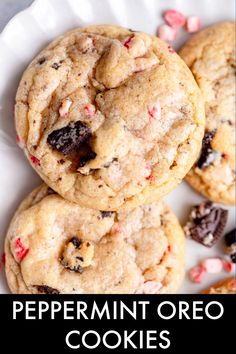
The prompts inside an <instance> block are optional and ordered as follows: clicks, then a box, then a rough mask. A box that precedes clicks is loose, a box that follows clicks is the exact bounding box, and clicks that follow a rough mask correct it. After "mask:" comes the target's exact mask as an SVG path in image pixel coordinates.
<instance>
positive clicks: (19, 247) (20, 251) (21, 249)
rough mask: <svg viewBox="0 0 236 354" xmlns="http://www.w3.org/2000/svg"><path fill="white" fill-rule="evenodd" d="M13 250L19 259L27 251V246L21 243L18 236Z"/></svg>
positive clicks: (22, 257)
mask: <svg viewBox="0 0 236 354" xmlns="http://www.w3.org/2000/svg"><path fill="white" fill-rule="evenodd" d="M15 251H16V257H17V259H18V260H19V261H22V260H23V259H24V258H25V256H26V255H27V253H28V252H29V248H26V247H25V246H24V245H23V243H22V242H21V239H20V238H19V237H18V238H17V239H16V240H15Z"/></svg>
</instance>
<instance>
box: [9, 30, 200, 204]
mask: <svg viewBox="0 0 236 354" xmlns="http://www.w3.org/2000/svg"><path fill="white" fill-rule="evenodd" d="M15 121H16V129H17V134H18V136H19V139H20V141H21V145H23V146H24V152H25V153H26V155H27V157H28V159H29V161H30V162H31V164H32V165H33V167H34V169H35V170H36V171H37V173H38V174H39V175H40V176H41V178H42V179H43V180H44V181H45V182H46V183H47V184H48V185H49V186H50V187H52V188H53V189H54V190H56V191H57V192H58V193H59V194H60V195H62V196H63V197H64V198H65V199H67V200H70V201H73V202H76V203H79V204H80V205H83V206H86V207H89V208H95V209H100V210H106V211H107V210H118V209H120V208H130V209H131V208H133V207H135V206H138V205H141V204H143V203H146V204H147V203H150V202H153V201H156V200H158V199H160V198H161V197H162V196H163V195H165V194H167V193H168V192H169V191H170V190H172V189H173V188H174V187H175V186H176V185H177V184H178V183H179V182H180V181H181V180H182V179H183V178H184V176H185V175H186V173H187V172H188V171H189V170H190V168H191V167H192V165H193V163H194V162H195V160H196V158H197V156H198V154H199V150H200V146H201V141H202V137H203V130H204V104H203V102H202V97H201V93H200V90H199V88H198V87H197V84H196V82H195V81H194V79H193V76H192V74H191V72H190V70H189V69H188V67H187V66H186V64H185V63H184V62H183V61H182V60H181V59H180V57H179V56H178V55H177V54H176V53H172V51H169V49H168V46H167V45H166V44H165V43H164V42H162V41H160V40H159V39H158V38H156V37H154V36H150V35H147V34H144V33H141V32H133V31H130V30H127V29H124V28H121V27H115V26H105V25H104V26H93V27H88V28H82V29H75V30H73V31H71V32H69V33H66V34H64V35H63V36H61V37H59V38H58V39H56V40H55V41H54V42H52V43H51V44H50V45H49V46H48V47H47V48H46V49H44V50H43V51H42V52H41V53H40V54H39V55H38V56H37V57H36V58H35V59H34V60H33V62H32V63H31V64H30V65H29V67H28V68H27V69H26V71H25V73H24V74H23V77H22V80H21V82H20V85H19V88H18V92H17V96H16V108H15ZM75 122H76V123H77V124H75ZM78 122H80V123H78ZM81 123H83V124H81ZM66 127H67V128H66ZM63 128H66V129H63Z"/></svg>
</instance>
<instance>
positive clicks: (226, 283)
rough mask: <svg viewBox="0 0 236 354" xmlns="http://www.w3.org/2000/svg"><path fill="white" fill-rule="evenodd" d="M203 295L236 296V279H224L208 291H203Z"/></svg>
mask: <svg viewBox="0 0 236 354" xmlns="http://www.w3.org/2000/svg"><path fill="white" fill-rule="evenodd" d="M203 294H232V295H233V294H234V295H235V294H236V279H235V277H232V278H228V279H224V280H222V281H220V282H218V283H216V284H214V285H212V286H211V287H209V288H208V289H206V290H204V291H203Z"/></svg>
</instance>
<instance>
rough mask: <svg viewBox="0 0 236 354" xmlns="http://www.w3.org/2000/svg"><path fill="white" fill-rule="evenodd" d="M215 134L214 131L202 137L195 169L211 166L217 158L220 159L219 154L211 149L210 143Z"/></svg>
mask: <svg viewBox="0 0 236 354" xmlns="http://www.w3.org/2000/svg"><path fill="white" fill-rule="evenodd" d="M215 134H216V129H214V130H212V131H209V132H207V133H206V134H205V135H204V138H203V141H202V150H201V155H200V157H199V160H198V162H197V167H198V168H200V169H201V170H202V169H204V168H206V167H208V166H209V165H211V164H212V163H213V162H214V161H215V160H216V159H217V158H218V157H221V154H220V153H219V152H217V151H215V150H213V149H212V147H211V141H212V139H213V138H214V136H215Z"/></svg>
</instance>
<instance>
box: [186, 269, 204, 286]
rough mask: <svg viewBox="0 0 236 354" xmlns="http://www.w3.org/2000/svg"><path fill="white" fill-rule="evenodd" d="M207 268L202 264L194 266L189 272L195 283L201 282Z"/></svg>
mask: <svg viewBox="0 0 236 354" xmlns="http://www.w3.org/2000/svg"><path fill="white" fill-rule="evenodd" d="M205 274H206V269H205V268H204V267H202V266H201V265H199V266H196V267H193V268H192V269H191V270H190V272H189V277H190V279H191V280H192V281H193V282H194V283H201V282H202V281H203V279H204V277H205Z"/></svg>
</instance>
